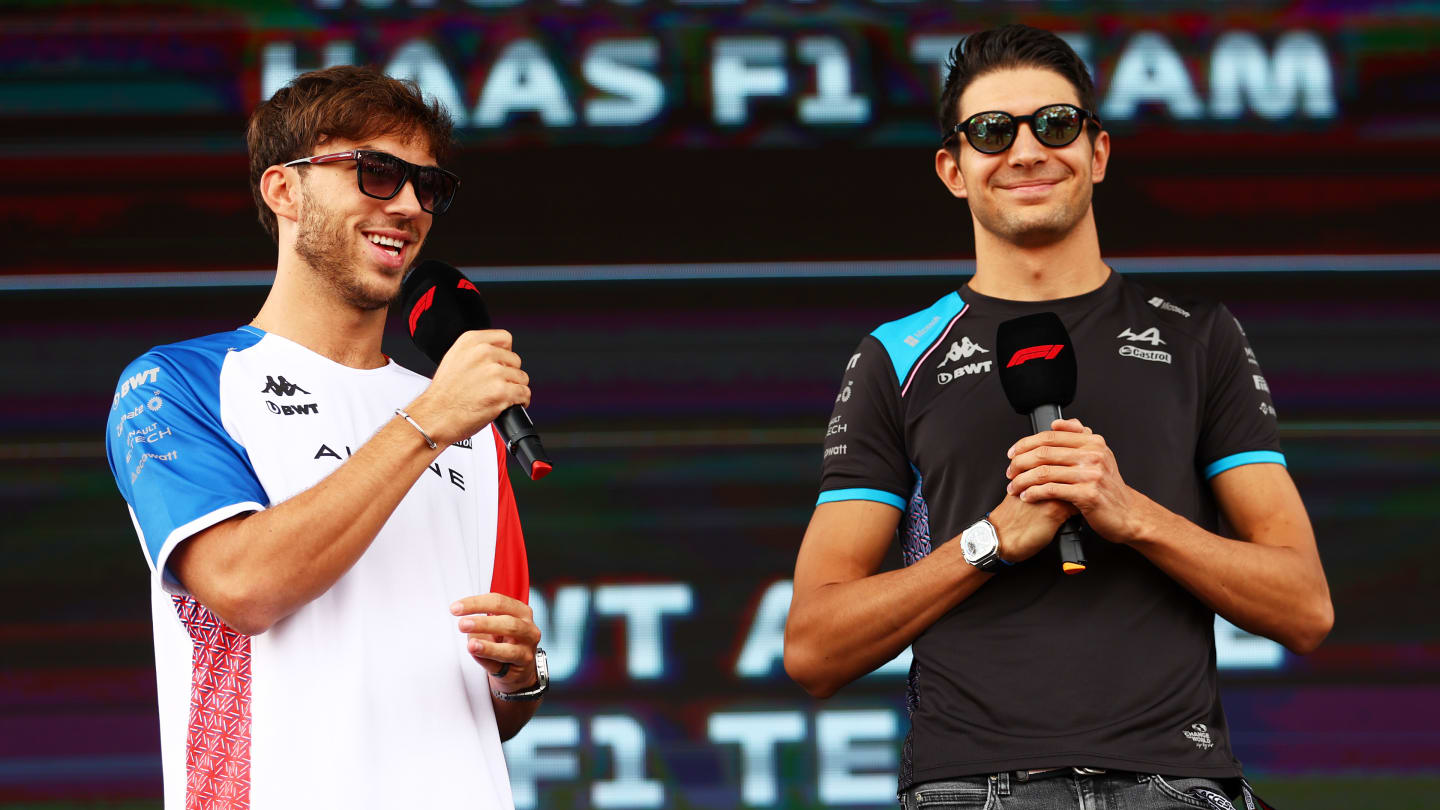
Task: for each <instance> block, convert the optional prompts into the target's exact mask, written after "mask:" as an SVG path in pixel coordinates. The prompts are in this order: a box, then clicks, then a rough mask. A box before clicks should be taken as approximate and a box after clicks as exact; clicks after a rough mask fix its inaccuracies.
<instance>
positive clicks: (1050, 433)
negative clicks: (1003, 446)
mask: <svg viewBox="0 0 1440 810" xmlns="http://www.w3.org/2000/svg"><path fill="white" fill-rule="evenodd" d="M1094 440H1095V436H1094V434H1091V433H1072V432H1069V431H1057V430H1044V431H1041V432H1039V433H1036V434H1035V435H1033V436H1026V437H1025V438H1023V439H1021V440H1020V441H1017V442H1015V443H1014V444H1012V445H1010V449H1009V450H1006V451H1005V455H1006V456H1008V457H1009V458H1014V457H1016V456H1018V455H1020V454H1021V453H1025V452H1029V451H1030V450H1034V449H1035V448H1037V447H1043V446H1046V445H1049V446H1052V447H1082V446H1084V445H1086V444H1089V443H1090V442H1092V441H1094Z"/></svg>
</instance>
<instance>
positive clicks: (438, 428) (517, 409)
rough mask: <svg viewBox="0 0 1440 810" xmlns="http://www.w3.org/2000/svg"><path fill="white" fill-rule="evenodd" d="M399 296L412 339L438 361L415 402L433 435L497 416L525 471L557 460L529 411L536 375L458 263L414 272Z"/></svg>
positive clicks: (540, 471)
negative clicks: (525, 368) (532, 376)
mask: <svg viewBox="0 0 1440 810" xmlns="http://www.w3.org/2000/svg"><path fill="white" fill-rule="evenodd" d="M400 300H401V302H402V304H401V307H402V308H401V312H402V314H403V315H404V317H405V318H406V323H407V325H408V326H409V329H410V336H411V338H413V339H414V341H415V345H416V346H417V347H419V349H420V350H421V351H422V352H424V353H425V355H426V356H427V357H429V358H430V359H431V360H434V361H435V364H436V368H435V377H434V379H432V380H431V382H430V386H429V387H428V388H426V389H425V393H423V394H421V395H420V397H419V398H418V399H417V400H416V401H415V403H414V404H413V405H412V408H411V411H412V415H414V410H417V409H418V410H420V411H421V412H422V413H424V414H425V415H426V416H427V418H429V419H431V420H432V424H433V425H434V427H433V428H432V430H433V435H434V438H435V439H436V441H437V442H440V441H443V442H444V443H445V444H450V443H451V442H454V441H458V440H460V439H464V438H467V437H469V436H472V435H474V434H475V432H476V431H478V430H480V429H481V428H483V427H484V426H485V425H486V424H489V423H490V422H492V421H493V422H494V423H495V430H496V431H497V432H499V434H500V438H501V439H502V440H503V441H504V442H505V446H506V449H508V450H509V451H510V454H511V455H513V456H514V457H515V460H516V461H518V462H520V466H521V467H522V468H523V469H524V470H525V473H526V475H528V476H529V477H530V478H531V479H532V480H539V479H541V478H543V477H545V475H546V474H548V473H549V472H550V471H551V470H552V469H553V465H551V463H550V459H549V457H548V456H547V454H546V453H545V447H544V446H543V445H542V444H541V443H540V434H539V433H538V432H537V431H536V430H535V425H534V424H533V423H531V421H530V415H529V414H527V413H526V412H525V406H526V405H528V404H529V403H530V376H529V375H528V374H526V373H525V372H524V371H522V370H521V369H520V356H519V355H517V354H515V352H513V351H511V337H510V333H509V332H506V331H504V330H502V329H491V328H490V313H489V312H488V311H487V310H486V308H485V299H483V298H481V296H480V291H479V290H478V289H476V288H475V285H474V284H472V283H471V282H470V280H469V279H467V278H465V276H463V275H461V273H460V271H459V270H456V269H455V268H454V267H451V266H450V265H448V264H445V263H444V262H437V261H433V260H431V261H426V262H424V263H422V264H421V265H420V266H419V267H417V268H415V269H414V270H413V271H411V273H410V276H409V277H408V278H406V279H405V283H404V285H403V286H402V287H401V291H400ZM417 418H418V417H417Z"/></svg>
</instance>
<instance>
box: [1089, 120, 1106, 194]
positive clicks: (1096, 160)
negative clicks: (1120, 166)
mask: <svg viewBox="0 0 1440 810" xmlns="http://www.w3.org/2000/svg"><path fill="white" fill-rule="evenodd" d="M1109 165H1110V133H1108V132H1106V131H1104V130H1101V131H1100V134H1099V135H1096V136H1095V147H1094V149H1093V150H1092V154H1091V156H1090V180H1091V182H1094V183H1098V182H1100V181H1101V180H1104V179H1105V167H1107V166H1109Z"/></svg>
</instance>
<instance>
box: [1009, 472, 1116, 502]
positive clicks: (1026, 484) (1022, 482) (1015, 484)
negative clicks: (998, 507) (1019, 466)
mask: <svg viewBox="0 0 1440 810" xmlns="http://www.w3.org/2000/svg"><path fill="white" fill-rule="evenodd" d="M1099 477H1100V475H1099V471H1097V470H1095V469H1092V468H1089V467H1057V466H1052V465H1048V464H1047V465H1043V466H1040V467H1036V468H1035V469H1033V470H1027V471H1025V472H1024V473H1021V474H1020V475H1017V476H1016V477H1015V480H1013V481H1011V482H1010V483H1009V484H1008V485H1006V487H1005V492H1006V494H1009V495H1021V494H1023V493H1024V492H1025V490H1026V489H1029V488H1031V487H1035V486H1041V485H1044V484H1056V483H1058V484H1085V483H1090V482H1092V481H1095V480H1096V479H1098V478H1099Z"/></svg>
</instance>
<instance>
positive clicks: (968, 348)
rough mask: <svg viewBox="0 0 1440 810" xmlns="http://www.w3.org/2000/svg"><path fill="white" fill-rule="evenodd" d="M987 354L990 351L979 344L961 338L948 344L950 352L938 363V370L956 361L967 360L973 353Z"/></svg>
mask: <svg viewBox="0 0 1440 810" xmlns="http://www.w3.org/2000/svg"><path fill="white" fill-rule="evenodd" d="M977 352H979V353H980V354H989V353H990V350H989V349H987V348H985V347H984V346H981V345H980V344H979V343H974V342H971V340H970V338H969V337H962V338H960V339H959V340H957V341H952V342H951V343H950V351H948V352H946V353H945V359H944V360H941V361H940V366H939V367H940V368H944V367H945V366H947V365H949V364H950V363H954V362H956V361H957V360H969V359H970V358H971V357H972V356H974V355H975V353H977Z"/></svg>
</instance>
